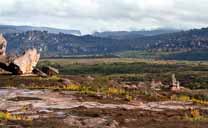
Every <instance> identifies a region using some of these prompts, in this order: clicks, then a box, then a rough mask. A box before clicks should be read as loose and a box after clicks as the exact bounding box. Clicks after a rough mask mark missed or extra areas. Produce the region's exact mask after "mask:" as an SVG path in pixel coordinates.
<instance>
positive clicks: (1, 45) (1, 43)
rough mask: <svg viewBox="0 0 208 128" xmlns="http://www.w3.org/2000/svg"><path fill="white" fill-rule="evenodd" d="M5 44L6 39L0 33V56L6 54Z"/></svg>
mask: <svg viewBox="0 0 208 128" xmlns="http://www.w3.org/2000/svg"><path fill="white" fill-rule="evenodd" d="M6 46H7V41H6V39H5V38H4V37H3V35H2V34H0V56H5V55H6Z"/></svg>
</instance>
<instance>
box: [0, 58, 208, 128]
mask: <svg viewBox="0 0 208 128" xmlns="http://www.w3.org/2000/svg"><path fill="white" fill-rule="evenodd" d="M49 62H50V63H49ZM90 62H91V63H90ZM92 62H93V63H92ZM44 64H47V65H52V66H54V67H56V68H58V69H59V70H60V71H61V74H65V75H59V76H52V77H47V78H42V77H38V76H11V75H5V74H2V75H0V127H6V128H7V127H8V128H13V127H14V128H28V127H30V128H176V127H178V128H207V127H208V98H207V97H208V95H207V94H208V90H207V86H206V85H207V81H206V80H207V76H208V72H207V70H206V68H207V63H206V62H176V61H170V62H167V61H160V62H159V61H151V62H148V61H146V60H145V61H142V62H141V60H137V61H135V60H131V61H130V60H126V59H124V60H122V61H119V60H104V59H102V60H92V61H91V60H88V61H87V62H86V60H76V61H75V60H47V61H46V60H43V61H41V63H40V64H39V66H41V65H44ZM100 69H105V70H100ZM112 69H113V70H112ZM140 69H142V70H140ZM163 71H164V72H163ZM172 73H175V74H176V77H177V79H179V80H180V81H181V85H182V86H183V87H184V89H182V90H181V91H178V92H173V91H171V90H169V89H167V88H162V87H161V88H160V89H152V88H151V81H152V80H153V79H154V80H160V81H162V83H163V84H164V86H166V85H168V84H170V81H171V80H170V77H171V74H172ZM188 76H189V77H188ZM190 76H197V77H193V78H192V77H190ZM200 82H201V83H200ZM199 85H201V86H199Z"/></svg>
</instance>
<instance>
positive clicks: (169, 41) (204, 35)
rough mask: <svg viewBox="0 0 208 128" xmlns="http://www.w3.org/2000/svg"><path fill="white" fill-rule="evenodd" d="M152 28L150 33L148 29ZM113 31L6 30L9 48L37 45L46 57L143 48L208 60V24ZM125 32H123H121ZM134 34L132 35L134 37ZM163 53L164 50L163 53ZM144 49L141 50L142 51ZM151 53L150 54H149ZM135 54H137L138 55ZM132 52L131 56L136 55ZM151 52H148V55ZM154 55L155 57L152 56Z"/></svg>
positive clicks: (169, 56)
mask: <svg viewBox="0 0 208 128" xmlns="http://www.w3.org/2000/svg"><path fill="white" fill-rule="evenodd" d="M148 32H149V33H148ZM148 32H144V33H143V34H141V33H142V32H138V33H137V32H136V33H137V34H138V35H137V34H132V35H131V33H134V32H124V33H127V34H126V35H128V36H127V37H126V36H121V35H122V34H121V35H120V34H118V33H119V32H112V33H114V34H112V35H115V33H116V35H119V38H118V36H116V37H115V36H113V38H112V36H111V37H108V36H107V37H106V36H104V37H103V36H102V37H100V36H98V35H96V36H95V34H93V35H85V36H75V35H71V34H64V33H58V34H56V33H50V32H47V31H27V32H20V33H6V34H4V35H5V37H6V39H7V40H8V42H9V43H8V52H9V53H14V52H15V53H20V52H23V51H24V49H28V48H33V47H35V48H37V49H38V50H39V51H40V52H41V55H42V57H63V56H64V57H67V56H75V55H116V56H117V55H118V54H117V53H129V52H127V51H141V52H142V57H143V56H144V52H145V54H149V53H151V54H149V55H151V56H152V55H154V54H157V59H158V58H159V59H180V60H208V28H202V29H193V30H189V31H179V32H178V31H166V33H165V32H163V33H161V32H155V31H148ZM121 33H122V32H121ZM131 36H132V37H131ZM160 53H162V54H161V55H160ZM140 54H141V53H139V55H140ZM149 55H148V56H149ZM134 56H135V55H134ZM134 56H129V57H134ZM146 56H147V55H145V56H144V58H145V57H146ZM150 58H151V57H150Z"/></svg>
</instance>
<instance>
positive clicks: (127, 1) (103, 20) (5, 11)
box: [0, 0, 208, 33]
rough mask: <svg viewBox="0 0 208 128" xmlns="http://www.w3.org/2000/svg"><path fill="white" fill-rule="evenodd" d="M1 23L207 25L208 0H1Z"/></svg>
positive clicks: (139, 26) (125, 27)
mask: <svg viewBox="0 0 208 128" xmlns="http://www.w3.org/2000/svg"><path fill="white" fill-rule="evenodd" d="M0 1H1V2H0V24H15V25H36V26H49V27H58V28H59V27H60V28H68V29H70V28H72V29H80V30H81V31H83V32H85V33H86V32H92V31H95V30H99V31H102V30H130V29H145V28H146V29H150V28H157V27H176V28H193V27H206V25H207V23H208V13H207V11H208V1H207V0H0Z"/></svg>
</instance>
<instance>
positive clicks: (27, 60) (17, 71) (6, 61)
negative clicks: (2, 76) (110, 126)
mask: <svg viewBox="0 0 208 128" xmlns="http://www.w3.org/2000/svg"><path fill="white" fill-rule="evenodd" d="M6 45H7V41H6V39H5V38H4V37H3V36H2V34H0V68H2V69H4V70H5V71H8V72H11V73H12V74H14V75H22V74H31V73H32V71H33V68H34V67H35V66H36V65H37V63H38V61H39V58H40V54H39V53H38V51H37V50H36V49H29V50H27V51H26V52H24V53H23V54H22V55H20V56H15V57H14V56H9V55H6Z"/></svg>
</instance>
